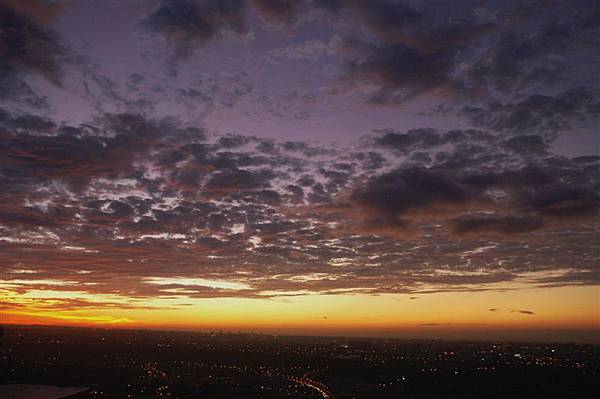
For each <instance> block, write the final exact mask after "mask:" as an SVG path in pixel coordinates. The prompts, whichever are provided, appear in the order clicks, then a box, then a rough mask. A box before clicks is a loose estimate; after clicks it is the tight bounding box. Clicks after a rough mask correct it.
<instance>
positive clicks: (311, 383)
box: [289, 376, 333, 399]
mask: <svg viewBox="0 0 600 399" xmlns="http://www.w3.org/2000/svg"><path fill="white" fill-rule="evenodd" d="M289 378H290V380H292V381H294V382H297V383H299V384H302V385H304V386H307V387H309V388H312V389H315V390H317V391H318V392H319V394H321V396H323V398H325V399H332V398H333V394H332V393H331V391H330V390H329V388H327V386H325V385H324V384H321V383H320V382H318V381H315V380H311V379H310V378H308V377H306V376H303V377H294V376H290V377H289Z"/></svg>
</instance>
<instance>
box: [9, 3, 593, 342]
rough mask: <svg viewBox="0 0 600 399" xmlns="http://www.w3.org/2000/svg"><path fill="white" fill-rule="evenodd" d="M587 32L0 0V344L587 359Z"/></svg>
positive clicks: (394, 9)
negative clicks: (247, 334) (254, 340)
mask: <svg viewBox="0 0 600 399" xmlns="http://www.w3.org/2000/svg"><path fill="white" fill-rule="evenodd" d="M599 24H600V10H599V7H598V3H597V1H593V0H590V1H583V0H582V1H572V2H557V1H535V2H530V1H524V2H517V1H514V2H498V1H478V2H476V4H474V3H473V2H469V1H458V2H448V1H433V2H420V1H393V0H381V1H359V0H357V1H352V0H323V1H317V0H314V1H312V0H298V1H285V0H152V1H106V2H96V1H60V0H57V1H42V0H39V1H38V0H24V1H17V0H0V138H1V142H0V198H1V201H0V309H1V311H2V317H1V318H0V322H1V323H2V324H50V325H76V326H98V327H103V328H125V329H129V328H149V329H164V330H172V329H192V330H219V329H223V330H224V331H259V332H267V333H269V332H273V333H281V334H297V335H352V336H380V337H426V338H452V339H492V340H493V339H519V340H540V341H550V340H554V341H578V342H598V339H599V338H598V334H597V333H598V327H599V323H600V320H599V317H600V309H599V306H600V298H599V279H598V276H599V275H598V260H599V256H598V255H599V254H600V251H599V249H600V240H599V230H598V228H599V219H598V215H599V210H600V194H599V190H600V137H599V134H600V133H599V131H598V126H599V125H598V122H599V119H600V87H599V85H600V82H599V79H598V72H597V71H598V61H599V57H600V52H599V44H598V37H599V30H598V27H599Z"/></svg>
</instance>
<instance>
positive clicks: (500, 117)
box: [463, 86, 600, 134]
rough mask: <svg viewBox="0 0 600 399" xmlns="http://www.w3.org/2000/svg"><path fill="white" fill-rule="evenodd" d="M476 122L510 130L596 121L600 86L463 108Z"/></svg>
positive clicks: (541, 129) (554, 128)
mask: <svg viewBox="0 0 600 399" xmlns="http://www.w3.org/2000/svg"><path fill="white" fill-rule="evenodd" d="M463 113H464V115H466V116H467V118H468V119H469V120H470V121H471V122H472V123H473V124H475V125H477V126H482V127H486V128H489V129H492V130H496V131H500V132H508V133H517V134H525V133H531V132H540V133H550V134H552V133H556V132H558V131H561V130H565V129H567V128H569V127H577V126H581V125H582V124H588V125H590V124H593V123H596V122H597V121H598V118H599V116H600V96H599V92H598V89H596V88H591V87H587V86H578V87H574V88H571V89H569V90H566V91H563V92H561V93H559V94H557V95H555V96H552V95H542V94H535V95H531V96H529V97H527V98H526V99H524V100H522V101H519V102H515V103H500V102H495V103H491V104H489V105H487V106H485V107H483V108H482V107H470V106H467V107H465V108H464V109H463Z"/></svg>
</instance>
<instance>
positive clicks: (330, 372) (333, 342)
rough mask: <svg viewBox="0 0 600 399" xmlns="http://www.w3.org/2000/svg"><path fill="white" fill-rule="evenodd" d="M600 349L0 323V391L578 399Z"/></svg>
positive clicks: (596, 386) (593, 377) (591, 382)
mask: <svg viewBox="0 0 600 399" xmlns="http://www.w3.org/2000/svg"><path fill="white" fill-rule="evenodd" d="M599 366H600V346H597V345H578V344H548V343H544V344H532V343H526V344H525V343H506V342H444V341H425V340H394V339H373V338H331V337H292V336H274V335H265V334H232V333H218V332H214V333H199V332H179V331H151V330H107V329H92V328H70V327H69V328H67V327H43V326H5V327H4V333H3V336H2V337H1V338H0V383H2V384H39V385H52V386H85V387H90V389H89V390H87V391H85V392H81V393H78V394H76V395H73V396H70V397H69V398H71V399H84V398H85V399H87V398H184V399H185V398H265V399H268V398H283V397H286V398H338V399H341V398H369V399H370V398H586V397H594V395H595V393H597V392H600V378H599V374H600V367H599Z"/></svg>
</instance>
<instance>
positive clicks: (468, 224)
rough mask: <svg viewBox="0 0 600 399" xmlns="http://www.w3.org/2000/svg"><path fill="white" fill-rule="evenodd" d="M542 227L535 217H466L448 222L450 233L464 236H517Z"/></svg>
mask: <svg viewBox="0 0 600 399" xmlns="http://www.w3.org/2000/svg"><path fill="white" fill-rule="evenodd" d="M543 225H544V222H543V219H542V218H540V217H537V216H513V215H510V216H497V215H490V214H481V215H468V216H463V217H460V218H457V219H452V220H451V221H450V228H451V229H452V232H453V233H454V234H457V235H464V234H485V233H496V234H517V233H527V232H530V231H535V230H538V229H540V228H542V226H543Z"/></svg>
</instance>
